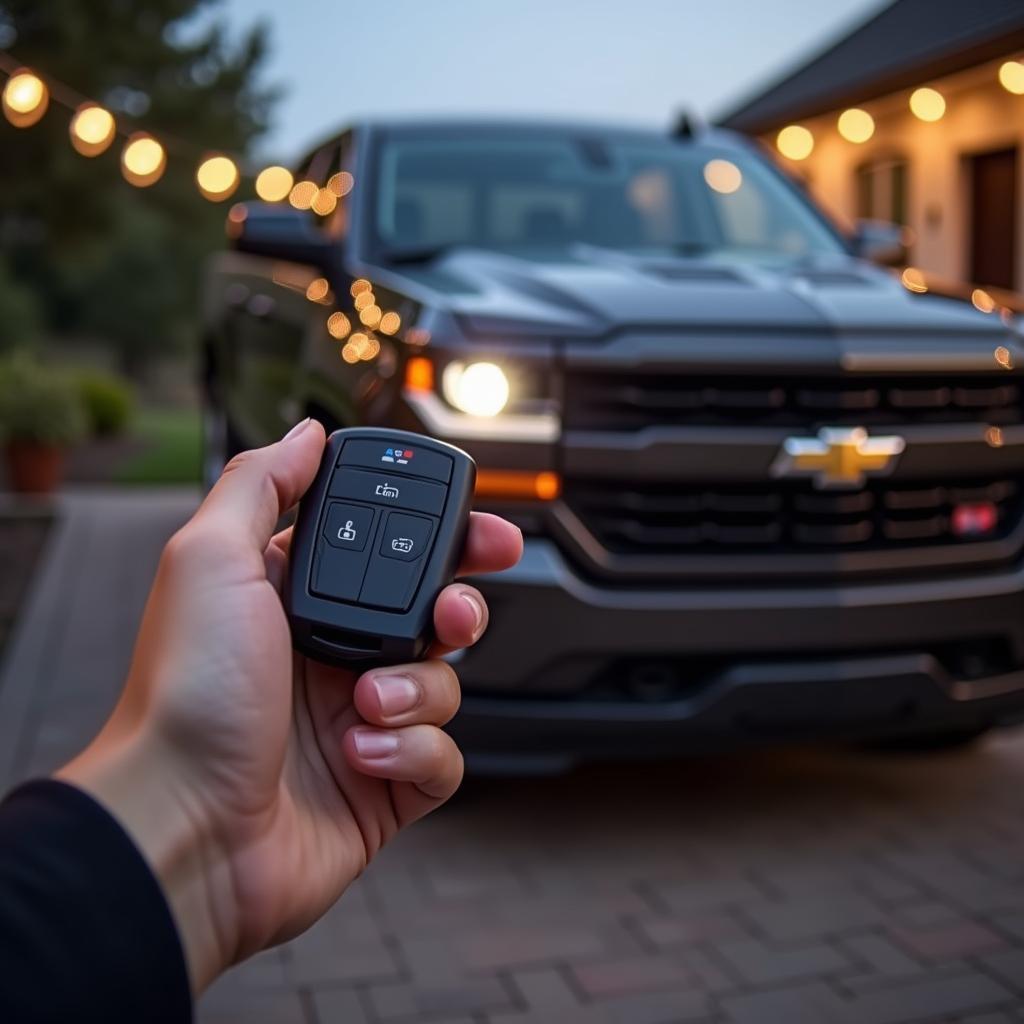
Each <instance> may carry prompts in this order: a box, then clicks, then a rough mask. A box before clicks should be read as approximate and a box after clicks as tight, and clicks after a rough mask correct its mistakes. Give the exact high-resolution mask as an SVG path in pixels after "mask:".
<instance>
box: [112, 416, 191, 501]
mask: <svg viewBox="0 0 1024 1024" xmlns="http://www.w3.org/2000/svg"><path fill="white" fill-rule="evenodd" d="M131 433H132V436H133V437H135V438H137V439H139V440H140V441H142V442H143V443H144V444H145V445H146V448H145V450H144V451H142V452H140V453H139V454H138V455H136V456H134V457H132V458H131V459H129V460H128V461H127V462H126V463H125V464H124V465H123V466H121V467H120V468H119V469H118V470H117V472H116V473H115V474H114V479H115V481H116V482H117V483H121V484H186V483H187V484H194V483H198V482H199V477H200V467H201V460H202V427H201V423H200V418H199V411H198V410H197V409H140V410H139V411H138V413H137V414H136V416H135V418H134V420H133V422H132V426H131Z"/></svg>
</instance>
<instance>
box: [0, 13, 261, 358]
mask: <svg viewBox="0 0 1024 1024" xmlns="http://www.w3.org/2000/svg"><path fill="white" fill-rule="evenodd" d="M216 6H217V0H146V2H139V0H102V2H101V3H82V2H81V0H46V2H45V3H40V2H39V0H0V44H2V45H3V47H4V48H5V49H6V50H7V51H8V53H9V54H11V55H12V56H14V57H15V58H16V59H17V60H18V61H19V62H20V63H21V64H24V65H26V66H28V67H31V68H33V69H34V70H37V71H38V72H39V73H40V74H42V75H43V76H44V78H47V77H48V78H52V79H55V80H57V81H58V82H63V83H65V84H66V85H68V86H70V87H72V88H73V89H74V90H76V91H77V92H78V93H80V94H82V96H84V97H88V98H89V99H92V100H95V101H96V102H99V103H102V104H103V105H104V106H106V107H108V108H109V109H110V110H111V111H112V112H113V113H114V114H115V116H116V118H117V121H118V127H119V128H122V129H127V130H128V131H132V130H139V129H144V130H146V131H150V132H152V133H153V134H154V135H156V136H157V137H158V138H159V139H160V140H161V141H162V142H163V143H164V144H165V146H166V148H167V151H168V166H167V170H166V172H165V174H164V176H163V178H161V180H160V181H159V182H157V183H156V184H155V185H153V186H151V187H149V188H145V189H137V188H134V187H133V186H131V185H129V184H128V183H127V182H125V181H124V180H123V178H122V176H121V173H120V168H119V157H120V149H121V145H120V144H119V141H115V143H114V145H113V146H111V147H110V149H108V150H107V151H106V152H105V153H103V154H102V155H100V156H98V157H95V158H91V159H90V158H86V157H83V156H80V155H79V154H78V153H76V152H75V151H74V150H73V149H72V148H71V145H70V143H69V141H68V123H69V121H70V117H71V114H70V112H69V111H67V110H65V109H64V108H63V107H61V106H60V105H59V104H57V103H55V102H53V100H52V99H51V104H50V109H49V111H48V112H47V114H46V115H45V117H44V118H43V119H42V121H40V122H39V123H38V124H36V125H34V126H33V127H31V128H26V129H17V128H14V127H12V126H11V125H9V124H7V123H6V121H0V154H2V159H0V252H2V259H0V318H2V317H3V315H4V311H5V308H6V306H7V305H8V304H9V303H15V304H16V305H17V309H18V315H19V317H20V319H21V321H22V322H31V319H32V316H31V313H30V312H29V311H26V309H25V308H24V307H25V289H26V288H29V289H31V293H32V294H33V295H34V296H35V299H36V303H37V306H38V310H39V313H40V315H41V317H42V319H43V321H44V323H45V324H46V327H47V328H48V329H49V330H50V331H51V332H56V333H61V332H85V333H91V334H95V335H97V336H98V337H99V338H100V339H102V340H105V341H106V342H108V343H109V344H110V345H111V346H113V347H114V348H115V350H116V351H117V353H118V355H119V356H120V358H121V361H122V363H123V364H124V365H126V366H127V367H129V368H131V369H138V368H140V367H142V366H143V365H144V363H145V360H146V359H147V357H148V356H150V355H151V354H153V353H154V352H156V351H166V350H168V349H178V350H181V349H183V348H184V347H185V346H187V345H188V343H189V341H190V340H191V339H192V336H193V335H194V330H195V328H194V324H195V322H196V310H197V304H198V287H199V277H200V273H201V267H202V262H203V259H204V257H205V255H206V254H207V253H208V252H209V251H210V250H211V249H212V248H214V247H216V246H217V245H218V244H220V242H221V240H222V239H223V222H224V213H225V210H224V207H223V206H222V205H221V204H214V203H209V202H208V201H206V200H205V199H203V198H201V197H200V195H199V193H198V191H197V190H196V187H195V181H194V173H195V167H196V164H197V163H198V161H199V159H200V158H201V156H202V155H203V153H204V152H208V151H224V152H228V153H231V154H235V155H243V154H245V153H246V152H247V151H248V149H249V148H250V146H251V144H252V142H253V141H254V140H255V139H256V138H257V136H259V134H260V133H261V132H262V131H264V130H265V128H266V127H267V123H268V117H269V115H270V111H271V108H272V106H273V103H274V100H275V99H276V95H277V93H276V91H275V90H274V89H271V88H267V87H266V86H265V85H263V84H262V82H261V74H260V72H261V65H262V63H263V61H264V58H265V56H266V53H267V43H268V40H267V29H266V26H264V25H256V26H254V27H252V28H251V29H249V30H248V31H247V32H245V33H244V34H243V36H242V37H241V38H240V39H237V40H232V39H231V38H229V34H228V32H227V30H226V27H225V25H224V23H223V21H222V20H219V19H218V18H217V17H216V16H215V15H216V13H217V12H216V10H215V8H216ZM210 8H214V10H213V11H211V10H209V9H210ZM4 263H6V264H7V267H6V269H5V268H4V266H3V264H4ZM0 340H2V339H0Z"/></svg>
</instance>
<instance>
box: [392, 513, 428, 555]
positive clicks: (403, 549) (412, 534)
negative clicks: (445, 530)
mask: <svg viewBox="0 0 1024 1024" xmlns="http://www.w3.org/2000/svg"><path fill="white" fill-rule="evenodd" d="M433 529H434V526H433V523H432V522H431V520H429V519H424V518H423V517H422V516H407V515H403V514H402V513H401V512H392V513H391V514H390V515H389V516H388V521H387V525H386V526H385V527H384V529H383V530H382V531H381V533H382V534H383V537H382V539H381V542H380V553H381V554H382V555H384V557H385V558H399V559H401V560H402V561H403V562H415V561H416V559H417V558H419V557H420V555H423V554H426V552H427V550H428V549H429V547H430V534H431V533H432V532H433Z"/></svg>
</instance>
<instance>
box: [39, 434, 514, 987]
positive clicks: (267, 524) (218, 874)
mask: <svg viewBox="0 0 1024 1024" xmlns="http://www.w3.org/2000/svg"><path fill="white" fill-rule="evenodd" d="M323 447H324V431H323V428H322V427H321V426H320V425H319V424H318V423H315V422H311V421H306V422H305V423H303V424H300V425H299V426H297V427H296V428H294V429H293V430H292V431H291V432H290V433H289V434H288V435H286V437H285V438H284V439H283V440H282V441H279V442H278V443H277V444H273V445H270V446H269V447H267V448H263V449H259V450H257V451H252V452H246V453H244V454H243V455H240V456H238V457H237V458H235V459H233V460H232V461H231V463H230V464H229V465H228V466H227V468H226V469H225V470H224V474H223V476H222V477H221V479H220V480H219V481H218V483H217V484H216V486H215V487H214V488H213V490H212V491H211V492H210V494H209V495H208V497H207V498H206V500H205V501H204V502H203V504H202V506H201V507H200V509H199V511H198V512H197V513H196V514H195V516H194V517H193V518H192V519H191V520H190V521H189V522H188V523H187V524H186V525H185V526H184V527H183V528H182V529H181V530H180V531H179V532H178V533H176V534H175V535H174V536H173V537H172V538H171V540H170V541H169V542H168V544H167V546H166V548H165V549H164V552H163V556H162V558H161V560H160V565H159V569H158V571H157V575H156V580H155V582H154V585H153V589H152V592H151V593H150V596H149V601H148V602H147V605H146V610H145V614H144V616H143V621H142V626H141V629H140V631H139V636H138V640H137V644H136V649H135V654H134V658H133V661H132V667H131V671H130V673H129V676H128V681H127V684H126V686H125V689H124V692H123V694H122V696H121V698H120V701H119V702H118V704H117V706H116V708H115V709H114V712H113V714H112V716H111V718H110V719H109V721H108V722H107V724H106V725H105V726H104V728H103V730H102V731H101V733H100V735H99V736H98V737H97V738H96V740H94V741H93V743H92V744H90V746H89V747H88V748H87V749H86V750H85V751H84V752H83V753H82V754H81V755H79V757H77V758H76V759H75V760H74V761H72V762H71V763H70V764H69V765H68V766H66V767H65V768H64V769H62V771H61V772H60V773H58V774H59V775H60V776H61V777H63V778H64V779H66V780H68V781H70V782H72V783H74V784H75V785H78V786H80V787H81V788H83V789H85V790H86V791H87V792H90V793H91V794H93V795H94V796H95V797H96V798H97V799H99V800H100V802H101V803H103V804H105V806H107V808H108V809H109V810H111V811H112V813H113V814H114V815H115V817H117V818H118V819H119V820H120V821H121V823H122V824H123V825H124V826H125V828H126V829H127V830H128V832H129V833H130V834H131V835H132V836H133V838H134V839H135V841H136V843H137V844H138V845H139V847H140V849H141V850H142V852H143V854H144V855H145V856H146V857H147V859H148V861H149V863H150V864H151V866H152V867H153V868H154V870H155V871H156V873H157V875H158V877H159V878H160V880H161V883H162V884H163V886H164V890H165V892H166V893H167V896H168V900H169V902H170V905H171V908H172V911H173V913H174V915H175V918H176V921H177V923H178V927H179V931H180V933H181V935H182V939H183V942H184V946H185V950H186V957H187V959H188V963H189V971H190V975H191V978H192V984H193V988H194V989H195V990H196V991H201V990H202V989H203V988H204V987H205V986H206V985H207V984H208V983H209V982H210V981H211V980H212V979H213V978H214V977H216V976H217V974H218V973H220V972H221V971H222V970H224V969H225V968H226V967H227V966H229V965H230V964H231V963H234V962H236V961H237V960H239V959H241V958H243V957H245V956H248V955H249V954H251V953H254V952H256V951H257V950H259V949H262V948H263V947H265V946H268V945H271V944H274V943H277V942H281V941H283V940H285V939H287V938H289V937H291V936H293V935H295V934H297V933H299V932H301V931H303V930H304V929H305V928H308V927H309V926H310V925H311V924H312V923H313V922H314V921H315V920H316V919H317V918H318V917H319V916H320V915H321V914H323V913H324V911H325V910H326V909H327V908H328V907H330V906H331V904H333V903H334V902H335V900H337V898H338V897H339V896H340V895H341V894H342V892H344V890H345V888H346V886H348V884H349V883H350V882H351V881H352V880H353V879H354V878H356V877H357V876H358V875H359V873H360V872H361V871H362V870H363V868H365V867H366V865H367V864H368V863H369V861H370V860H371V859H372V857H373V856H374V854H375V853H376V852H377V851H378V850H379V849H380V848H381V846H382V845H383V844H384V843H385V842H387V841H388V840H389V839H390V838H391V837H392V836H393V835H394V834H395V833H396V832H397V831H398V830H399V829H400V828H402V827H403V826H405V825H407V824H409V822H411V821H415V820H416V819H417V818H419V817H421V816H422V815H424V814H426V813H428V812H429V811H431V810H433V809H434V808H435V807H437V806H439V805H440V804H441V803H443V802H444V801H445V800H446V799H447V798H448V797H449V796H451V795H452V793H454V792H455V790H456V788H457V787H458V785H459V782H460V781H461V778H462V757H461V755H460V753H459V751H458V748H457V747H456V746H455V744H454V743H453V741H452V740H451V739H450V738H449V737H448V735H447V734H446V733H444V732H442V730H441V729H440V728H439V727H440V726H442V725H443V724H444V723H445V722H447V721H448V719H450V718H451V717H452V715H454V714H455V712H456V710H457V708H458V705H459V686H458V680H457V678H456V676H455V673H454V671H453V670H452V668H451V667H450V666H449V665H448V664H447V663H446V662H444V661H440V660H431V661H424V662H420V663H418V664H413V665H402V666H396V667H394V668H379V669H374V670H372V671H369V672H366V673H365V674H363V675H362V676H360V677H359V678H358V679H357V678H356V676H355V674H354V673H353V672H350V671H346V670H342V669H336V668H328V667H327V666H325V665H322V664H319V663H317V662H314V661H310V660H307V659H305V658H303V657H301V656H298V655H295V654H294V653H293V651H292V648H291V640H290V636H289V630H288V623H287V620H286V618H285V615H284V610H283V608H282V606H281V601H280V597H279V590H280V586H281V582H282V579H283V573H284V569H285V565H286V562H287V553H288V542H289V540H290V535H291V531H290V530H285V531H284V532H283V533H279V534H278V535H277V536H274V537H272V536H271V535H272V533H273V530H274V526H275V524H276V523H277V521H278V519H279V518H280V516H281V514H282V513H283V512H285V511H286V510H287V509H289V508H290V507H291V506H292V505H294V504H295V503H296V502H297V501H298V499H299V498H300V497H301V496H302V494H303V493H304V492H305V491H306V489H307V488H308V487H309V485H310V484H311V482H312V480H313V477H314V475H315V473H316V470H317V467H318V465H319V461H320V457H321V454H322V452H323ZM521 550H522V538H521V535H520V533H519V531H518V530H517V529H516V528H515V527H514V526H512V525H511V524H509V523H506V522H505V521H504V520H502V519H499V518H497V517H496V516H489V515H481V514H474V515H473V518H472V522H471V525H470V531H469V536H468V539H467V542H466V548H465V552H464V558H463V562H462V566H461V568H460V574H467V573H483V572H493V571H496V570H499V569H503V568H506V567H508V566H511V565H513V564H514V563H515V562H516V561H517V560H518V558H519V555H520V553H521ZM434 622H435V627H436V632H437V637H438V646H437V648H436V650H435V652H433V653H434V654H435V655H436V654H437V653H441V652H443V651H446V650H450V649H453V648H459V647H465V646H467V645H469V644H472V643H474V642H475V641H476V640H478V639H479V638H480V635H481V634H482V633H483V631H484V629H485V628H486V625H487V608H486V605H485V604H484V601H483V598H482V597H481V595H480V593H479V592H478V591H477V590H475V589H474V588H472V587H470V586H467V585H465V584H461V583H456V584H453V585H451V586H449V587H448V588H447V589H446V590H444V591H443V592H442V594H441V595H440V596H439V597H438V599H437V604H436V606H435V609H434Z"/></svg>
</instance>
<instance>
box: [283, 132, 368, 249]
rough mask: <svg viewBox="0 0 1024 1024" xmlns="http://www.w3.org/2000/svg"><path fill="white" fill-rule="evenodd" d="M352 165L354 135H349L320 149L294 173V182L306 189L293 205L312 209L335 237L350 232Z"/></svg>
mask: <svg viewBox="0 0 1024 1024" xmlns="http://www.w3.org/2000/svg"><path fill="white" fill-rule="evenodd" d="M351 164H352V133H351V132H346V133H345V134H344V135H343V136H341V138H340V139H335V140H334V141H333V142H330V143H328V144H327V145H326V146H323V147H322V148H321V149H318V150H317V151H316V152H315V153H314V154H313V155H312V156H310V157H309V158H307V159H306V160H305V161H304V162H303V163H302V164H300V165H299V167H298V168H297V169H296V171H295V180H296V182H297V183H298V186H304V189H303V191H302V193H301V194H299V195H298V196H296V197H295V198H293V200H292V205H293V206H297V208H298V209H300V210H309V211H310V213H311V214H312V215H313V216H314V217H315V218H316V220H317V223H319V224H320V225H321V226H322V227H323V228H324V229H325V230H326V231H327V232H328V233H329V234H331V235H332V236H334V237H336V238H340V237H342V236H343V235H344V234H345V232H346V231H347V230H348V195H349V193H350V192H351V191H352V188H353V185H354V183H355V179H354V178H353V176H352V168H351ZM298 186H297V187H298ZM296 199H297V200H298V201H297V202H296Z"/></svg>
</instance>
